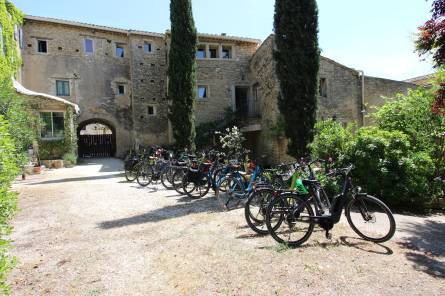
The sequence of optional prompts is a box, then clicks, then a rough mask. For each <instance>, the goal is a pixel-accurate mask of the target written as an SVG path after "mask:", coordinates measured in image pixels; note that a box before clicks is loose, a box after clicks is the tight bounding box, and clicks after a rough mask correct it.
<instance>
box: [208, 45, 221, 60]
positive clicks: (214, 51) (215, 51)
mask: <svg viewBox="0 0 445 296" xmlns="http://www.w3.org/2000/svg"><path fill="white" fill-rule="evenodd" d="M209 54H210V58H211V59H217V58H219V46H218V45H210V46H209Z"/></svg>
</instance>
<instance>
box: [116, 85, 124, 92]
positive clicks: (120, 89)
mask: <svg viewBox="0 0 445 296" xmlns="http://www.w3.org/2000/svg"><path fill="white" fill-rule="evenodd" d="M117 93H118V95H125V85H123V84H118V85H117Z"/></svg>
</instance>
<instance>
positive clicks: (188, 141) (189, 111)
mask: <svg viewBox="0 0 445 296" xmlns="http://www.w3.org/2000/svg"><path fill="white" fill-rule="evenodd" d="M170 19H171V44H170V52H169V68H168V75H169V83H168V96H169V100H170V101H171V106H170V114H169V119H170V121H171V123H172V127H173V137H174V139H175V141H176V145H177V146H178V147H179V148H191V149H194V140H195V135H196V132H195V117H194V105H195V98H196V90H195V85H196V73H195V72H196V60H195V55H196V44H197V32H196V28H195V23H194V20H193V14H192V3H191V0H171V2H170Z"/></svg>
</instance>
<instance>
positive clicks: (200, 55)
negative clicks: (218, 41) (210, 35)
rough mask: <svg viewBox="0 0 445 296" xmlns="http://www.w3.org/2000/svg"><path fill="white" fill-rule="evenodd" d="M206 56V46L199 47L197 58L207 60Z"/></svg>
mask: <svg viewBox="0 0 445 296" xmlns="http://www.w3.org/2000/svg"><path fill="white" fill-rule="evenodd" d="M206 56H207V55H206V46H205V45H204V44H200V45H198V48H197V50H196V58H198V59H205V58H206Z"/></svg>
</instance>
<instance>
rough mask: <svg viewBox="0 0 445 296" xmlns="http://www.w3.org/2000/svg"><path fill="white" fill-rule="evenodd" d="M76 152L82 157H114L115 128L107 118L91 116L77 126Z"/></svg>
mask: <svg viewBox="0 0 445 296" xmlns="http://www.w3.org/2000/svg"><path fill="white" fill-rule="evenodd" d="M77 139H78V154H79V157H83V158H93V157H94V158H102V157H114V156H115V155H116V128H115V127H114V126H113V125H112V124H111V123H110V122H109V121H107V120H104V119H99V118H93V119H88V120H85V121H83V122H81V123H80V124H79V126H78V128H77Z"/></svg>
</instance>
